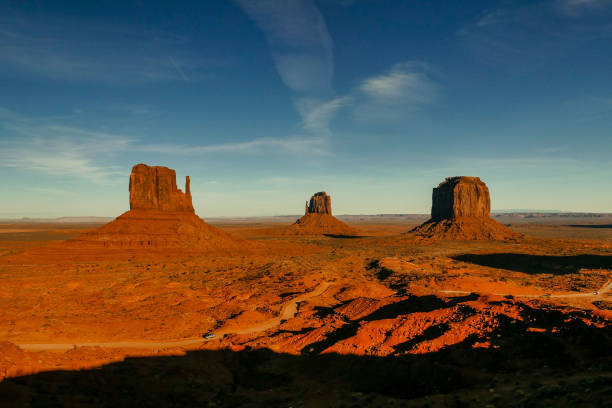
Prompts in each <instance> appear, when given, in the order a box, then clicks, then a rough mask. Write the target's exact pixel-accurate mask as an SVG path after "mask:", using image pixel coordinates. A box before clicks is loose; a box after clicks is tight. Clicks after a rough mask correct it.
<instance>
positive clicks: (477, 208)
mask: <svg viewBox="0 0 612 408" xmlns="http://www.w3.org/2000/svg"><path fill="white" fill-rule="evenodd" d="M490 215H491V198H490V196H489V189H488V187H487V185H486V184H485V183H484V182H482V181H481V180H480V178H478V177H463V176H459V177H447V178H446V180H445V181H443V182H442V183H440V185H439V186H438V187H436V188H434V189H433V196H432V206H431V218H432V220H434V221H440V220H444V219H455V218H460V217H472V218H489V217H490Z"/></svg>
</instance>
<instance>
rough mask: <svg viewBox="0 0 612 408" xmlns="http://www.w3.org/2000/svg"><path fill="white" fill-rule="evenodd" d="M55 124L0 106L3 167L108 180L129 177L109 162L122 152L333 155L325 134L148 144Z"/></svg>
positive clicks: (124, 170)
mask: <svg viewBox="0 0 612 408" xmlns="http://www.w3.org/2000/svg"><path fill="white" fill-rule="evenodd" d="M56 123H57V122H56V121H55V120H54V118H42V117H29V116H25V115H21V114H19V113H17V112H14V111H11V110H8V109H4V108H0V167H4V168H15V169H19V170H22V171H29V172H37V173H41V174H44V175H51V176H65V177H70V178H81V179H87V180H90V181H92V182H94V183H97V184H108V183H114V182H116V181H118V180H122V179H123V178H124V177H125V173H126V171H127V170H126V168H122V167H120V166H114V165H109V164H108V163H109V162H113V160H114V161H116V159H117V156H118V155H120V154H122V153H129V154H131V155H135V154H136V155H138V154H139V155H141V156H143V155H146V154H149V153H155V154H161V155H164V156H172V155H186V156H187V155H191V156H193V155H203V154H213V155H219V154H228V155H232V154H233V155H236V154H238V155H260V156H268V155H273V154H276V153H280V154H283V155H287V154H291V155H308V156H333V153H332V152H331V151H330V149H329V147H330V146H329V140H327V139H325V138H323V137H313V136H303V137H290V138H259V139H254V140H248V141H240V142H232V143H218V144H208V145H180V144H147V143H143V140H142V139H139V138H137V137H132V136H128V135H123V134H118V133H112V132H104V131H96V130H90V129H84V128H80V127H74V126H66V125H58V124H56Z"/></svg>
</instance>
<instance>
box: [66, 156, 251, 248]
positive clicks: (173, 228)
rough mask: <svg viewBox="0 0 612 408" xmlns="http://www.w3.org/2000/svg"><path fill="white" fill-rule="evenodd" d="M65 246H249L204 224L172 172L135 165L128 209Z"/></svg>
mask: <svg viewBox="0 0 612 408" xmlns="http://www.w3.org/2000/svg"><path fill="white" fill-rule="evenodd" d="M68 245H77V246H81V247H82V246H87V247H103V248H121V249H123V248H125V249H138V248H143V249H148V248H150V249H156V248H157V249H165V248H182V249H194V250H201V249H206V250H209V249H230V248H236V247H242V246H248V245H249V244H248V243H247V242H246V241H244V240H242V239H239V238H234V237H232V236H231V235H229V234H228V233H226V232H224V231H221V230H219V229H217V228H215V227H212V226H210V225H208V224H207V223H206V222H204V220H202V219H201V218H200V217H198V216H197V215H196V214H195V212H194V210H193V205H192V202H191V191H190V186H189V177H187V179H186V185H185V192H184V193H183V192H182V191H181V190H179V189H178V188H177V187H176V172H175V171H174V170H172V169H169V168H167V167H160V166H147V165H145V164H137V165H136V166H134V167H133V168H132V173H131V175H130V210H129V211H127V212H125V213H123V214H122V215H120V216H119V217H117V218H116V219H115V220H114V221H112V222H110V223H108V224H106V225H103V226H102V227H100V228H97V229H95V230H93V231H89V232H85V233H83V234H81V235H80V236H79V237H77V238H75V239H73V240H71V241H68Z"/></svg>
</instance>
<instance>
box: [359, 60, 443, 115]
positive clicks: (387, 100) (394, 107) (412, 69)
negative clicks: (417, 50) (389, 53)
mask: <svg viewBox="0 0 612 408" xmlns="http://www.w3.org/2000/svg"><path fill="white" fill-rule="evenodd" d="M431 74H432V70H431V68H430V67H429V66H428V65H427V64H425V63H423V62H418V61H406V62H401V63H397V64H395V65H393V66H392V67H391V68H390V69H388V70H387V71H386V72H384V73H382V74H378V75H375V76H372V77H370V78H366V79H364V80H363V81H362V82H361V83H360V85H359V87H358V94H359V96H360V97H359V98H356V99H358V100H359V103H358V104H357V105H356V107H355V109H354V110H353V117H354V118H355V119H356V120H357V121H361V122H364V121H372V120H373V121H381V120H385V121H387V120H393V119H397V118H399V117H405V116H406V115H407V114H409V113H414V112H416V111H418V110H419V109H421V108H422V107H423V106H426V105H430V104H432V103H434V102H435V101H436V100H437V98H438V93H439V85H438V83H437V82H436V81H435V80H434V79H432V75H431Z"/></svg>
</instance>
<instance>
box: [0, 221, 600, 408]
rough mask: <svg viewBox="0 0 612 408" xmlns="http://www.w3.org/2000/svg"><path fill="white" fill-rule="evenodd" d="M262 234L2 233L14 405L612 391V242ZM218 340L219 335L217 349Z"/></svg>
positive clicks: (373, 400)
mask: <svg viewBox="0 0 612 408" xmlns="http://www.w3.org/2000/svg"><path fill="white" fill-rule="evenodd" d="M110 225H112V224H110ZM115 225H117V224H115ZM172 225H174V224H172V222H170V223H169V227H168V230H171V229H172V228H174V227H173V226H172ZM260 226H261V227H263V228H249V227H248V225H246V226H245V225H241V226H237V227H231V226H230V227H226V228H225V230H226V232H223V236H226V237H227V241H228V242H232V243H234V242H238V243H239V242H241V241H242V239H245V238H246V239H248V241H246V242H249V243H250V244H249V245H238V246H231V245H230V246H223V247H214V246H210V245H207V246H204V247H199V248H193V247H190V248H178V247H174V248H165V249H161V248H157V249H155V248H153V249H146V250H143V249H133V248H129V249H126V248H121V247H120V248H116V247H115V248H98V247H95V246H89V245H82V246H78V245H77V246H76V247H75V246H73V244H74V243H72V244H71V245H70V246H65V245H64V244H59V243H57V241H55V242H53V241H51V245H46V244H48V242H27V241H10V240H5V241H3V240H0V285H1V287H2V288H3V290H2V291H1V292H0V322H2V324H0V342H2V343H0V376H1V377H3V378H5V379H6V380H5V381H3V382H2V383H0V401H11V402H12V403H15V404H16V405H17V406H27V404H28V403H33V404H34V405H37V404H40V403H41V401H45V402H46V403H56V404H58V405H74V406H79V405H87V404H90V405H100V404H99V403H100V402H101V401H105V400H104V398H111V399H110V401H113V402H112V404H113V406H121V405H125V406H129V405H130V404H134V403H136V401H140V402H141V403H143V404H145V405H146V403H147V401H149V405H173V404H174V405H177V404H178V405H185V404H186V405H204V406H206V405H207V404H208V405H209V406H240V405H246V406H249V405H250V406H279V405H280V406H289V405H293V406H341V405H344V406H390V405H397V406H424V405H425V404H429V405H430V406H457V407H459V406H485V405H487V404H492V405H494V406H510V405H521V404H522V405H523V406H546V404H550V405H552V406H598V405H599V406H604V405H603V404H605V403H606V401H609V396H610V395H611V394H610V390H611V388H610V387H611V386H612V379H611V378H612V376H611V374H610V367H611V361H610V360H611V358H610V353H609V350H610V346H612V334H611V333H610V327H611V325H610V319H611V318H612V315H611V314H612V312H611V311H610V309H611V308H612V293H611V291H610V287H611V286H612V285H611V283H610V282H611V279H612V273H611V272H610V269H612V241H609V240H589V241H587V240H576V239H563V238H561V237H559V238H556V239H555V238H546V239H536V238H530V237H525V238H524V239H520V240H514V241H490V242H489V241H432V242H418V241H416V240H413V239H412V238H410V237H407V236H406V235H392V234H395V231H399V230H403V231H406V230H408V229H409V228H405V227H403V226H402V227H401V228H400V227H397V225H396V226H393V227H390V226H389V225H386V224H380V223H379V224H377V223H371V222H370V223H363V224H359V225H358V226H359V229H360V230H365V231H368V232H369V233H368V235H370V236H369V237H361V238H333V237H328V236H311V235H305V236H301V235H298V236H286V235H282V234H279V235H272V234H271V233H270V231H271V229H270V228H269V227H270V225H260ZM119 227H120V226H119ZM119 227H115V226H113V228H116V229H115V230H113V232H116V231H117V230H120V231H123V230H121V228H119ZM37 228H38V227H37ZM109 228H110V227H109ZM210 228H213V227H210ZM533 228H536V227H533ZM547 228H549V227H547ZM6 229H7V230H8V229H13V230H14V229H27V226H23V225H19V226H15V225H8V226H7V227H6ZM38 229H40V228H38ZM100 231H104V228H103V229H102V230H100ZM388 231H393V232H392V233H391V234H390V233H389V232H388ZM547 231H548V230H547ZM227 232H230V233H232V235H228V234H227ZM37 233H38V232H37ZM96 234H100V232H97V233H96ZM0 235H1V234H0ZM128 235H130V231H129V230H128ZM98 236H100V235H98ZM21 237H22V238H23V236H21ZM130 239H131V238H130ZM242 242H244V241H242ZM37 247H38V248H37ZM208 332H213V333H215V334H216V337H215V338H214V339H210V340H208V341H205V340H204V339H202V335H203V334H205V333H208ZM87 343H95V344H94V345H90V346H87ZM32 344H43V346H38V348H42V349H50V348H52V347H51V346H52V345H59V346H61V347H59V346H58V347H59V348H60V349H59V350H55V351H53V350H47V351H28V350H31V349H32V348H34V349H35V348H36V346H32ZM73 344H74V345H76V347H73V348H70V346H71V345H73ZM17 345H22V346H23V348H24V349H26V350H24V349H21V348H19V347H18V346H17ZM79 345H81V346H79ZM66 348H70V349H68V350H66ZM129 356H140V357H143V358H141V359H128V360H125V359H126V357H129ZM163 356H165V357H163ZM113 362H115V363H116V364H110V365H109V363H113ZM94 367H100V368H98V369H96V370H93V371H87V372H79V371H69V372H66V373H63V374H61V375H60V373H58V372H56V371H51V372H49V373H46V372H48V371H50V370H78V369H91V368H94ZM491 390H493V391H491ZM109 392H110V394H109ZM187 396H188V397H187ZM183 397H185V398H188V399H186V400H182V399H181V398H183ZM148 398H150V399H151V400H148ZM96 401H97V402H96ZM181 401H182V403H181ZM210 403H212V404H213V405H210Z"/></svg>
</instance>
